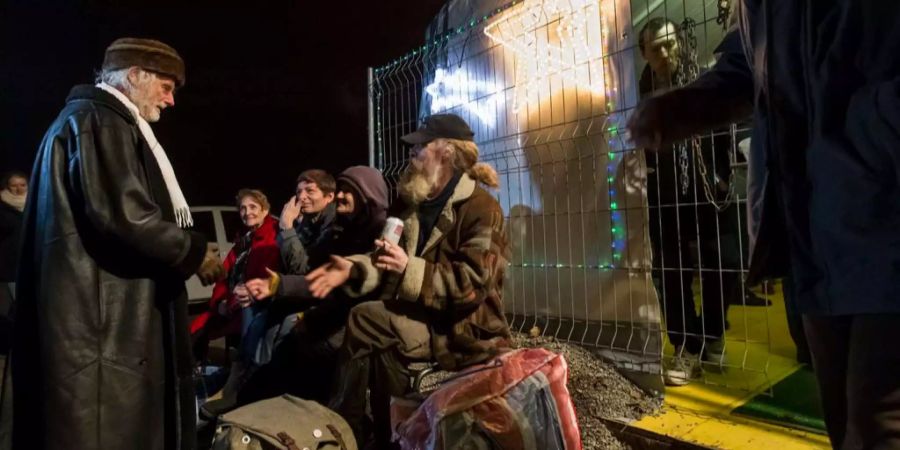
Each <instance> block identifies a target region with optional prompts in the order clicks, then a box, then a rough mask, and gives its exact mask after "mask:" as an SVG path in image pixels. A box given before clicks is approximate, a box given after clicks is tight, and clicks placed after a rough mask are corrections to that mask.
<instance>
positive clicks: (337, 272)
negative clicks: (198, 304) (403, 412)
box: [307, 114, 509, 449]
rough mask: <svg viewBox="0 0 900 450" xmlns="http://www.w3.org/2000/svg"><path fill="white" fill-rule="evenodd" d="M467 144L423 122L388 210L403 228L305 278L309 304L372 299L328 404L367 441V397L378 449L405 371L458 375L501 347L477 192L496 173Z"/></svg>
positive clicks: (436, 121)
mask: <svg viewBox="0 0 900 450" xmlns="http://www.w3.org/2000/svg"><path fill="white" fill-rule="evenodd" d="M473 137H474V133H472V131H471V130H470V129H469V126H468V124H466V122H465V121H463V120H462V119H461V118H460V117H458V116H456V115H453V114H436V115H433V116H430V117H427V118H425V120H424V123H423V124H422V126H421V127H420V128H419V129H418V130H417V131H415V132H413V133H411V134H408V135H405V136H403V137H402V139H403V140H404V141H405V142H406V143H408V144H411V145H413V147H412V150H411V153H410V164H409V167H408V168H407V170H406V172H405V173H404V176H403V178H402V179H401V182H400V185H399V191H400V196H401V201H399V202H397V203H395V204H394V205H393V206H392V210H393V212H394V214H392V215H395V216H397V217H399V218H400V219H402V220H403V223H404V229H403V234H402V237H401V239H400V242H399V244H392V243H390V242H388V241H385V240H377V241H376V247H377V249H378V250H376V251H375V252H374V253H373V254H369V255H354V256H349V257H347V258H341V257H332V261H331V262H330V263H329V264H327V265H325V266H322V267H320V268H318V269H316V270H314V271H313V272H311V273H310V274H309V275H308V276H307V279H308V281H309V282H310V290H311V291H312V293H313V294H314V295H315V296H318V297H324V296H325V295H327V294H328V292H330V291H331V290H332V289H333V288H335V287H338V286H343V288H344V290H345V291H346V292H347V293H348V294H350V295H352V296H355V297H361V298H366V296H369V295H373V294H374V293H376V292H378V293H379V295H378V297H377V298H376V299H375V300H373V301H367V302H363V303H361V304H359V305H357V306H355V307H354V308H353V309H352V310H351V311H350V316H349V319H348V322H347V332H346V335H345V338H344V344H343V347H342V348H341V350H340V352H339V355H338V361H339V364H338V367H339V368H338V372H339V373H338V376H337V378H336V379H337V385H336V388H335V391H334V393H333V396H332V399H331V402H330V404H329V406H330V407H331V408H332V409H333V410H335V411H337V412H338V413H340V414H341V415H342V416H343V417H344V418H345V419H346V420H347V421H348V422H349V423H350V426H351V427H352V428H353V430H354V434H355V435H356V439H357V442H360V443H363V442H366V440H367V437H368V436H366V435H365V426H364V423H365V404H366V388H367V387H368V388H369V389H370V391H371V411H372V415H373V419H374V422H375V424H374V431H375V445H376V447H375V448H379V449H386V448H390V446H391V445H392V444H391V443H390V437H391V428H390V411H389V410H390V397H391V396H402V395H405V394H407V393H408V392H407V391H408V390H409V373H408V370H407V363H408V362H410V361H416V360H435V361H437V363H438V364H439V365H440V367H441V368H443V369H447V370H459V369H461V368H463V367H466V366H468V365H472V364H476V363H481V362H484V361H486V360H488V359H489V358H491V357H492V356H494V355H496V354H497V353H498V351H499V349H500V348H504V347H508V346H509V327H508V325H507V323H506V319H505V317H504V315H503V302H502V298H501V296H502V292H503V275H504V273H505V270H506V265H507V261H508V260H509V246H508V244H507V238H506V230H505V229H504V220H503V211H502V210H501V209H500V205H499V203H497V200H496V199H495V198H494V197H493V196H492V195H491V194H490V193H489V192H488V191H487V190H485V189H484V188H483V187H482V186H480V185H485V186H488V187H497V186H498V184H499V183H498V179H497V172H496V171H494V169H493V168H491V167H490V166H489V165H487V164H485V163H479V162H478V146H477V145H475V142H474V141H473ZM369 298H371V297H369ZM370 375H373V376H372V378H371V380H373V382H372V383H371V384H370V383H369V380H370Z"/></svg>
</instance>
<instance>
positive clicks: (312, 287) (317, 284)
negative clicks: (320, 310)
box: [306, 255, 353, 298]
mask: <svg viewBox="0 0 900 450" xmlns="http://www.w3.org/2000/svg"><path fill="white" fill-rule="evenodd" d="M352 268H353V262H352V261H350V260H349V259H347V258H342V257H340V256H337V255H331V260H330V261H329V262H328V263H326V264H323V265H322V266H321V267H319V268H318V269H316V270H313V271H312V272H310V273H309V274H308V275H306V282H307V283H309V291H310V292H311V293H312V295H313V297H315V298H325V297H326V296H327V295H328V294H329V293H330V292H331V291H332V290H333V289H334V288H336V287H338V286H340V285H342V284H344V283H346V282H347V280H348V279H350V269H352Z"/></svg>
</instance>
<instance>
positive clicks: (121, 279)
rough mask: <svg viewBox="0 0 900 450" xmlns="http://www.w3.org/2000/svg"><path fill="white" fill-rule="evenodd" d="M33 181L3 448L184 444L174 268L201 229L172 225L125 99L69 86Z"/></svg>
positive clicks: (184, 268)
mask: <svg viewBox="0 0 900 450" xmlns="http://www.w3.org/2000/svg"><path fill="white" fill-rule="evenodd" d="M31 186H32V192H31V193H30V195H29V199H28V206H27V207H26V212H25V220H24V226H23V231H22V238H23V247H22V255H21V260H20V266H19V276H18V282H17V286H16V288H17V296H16V305H15V313H14V314H15V329H14V335H13V349H12V357H11V367H12V379H13V391H14V392H13V396H12V400H13V410H14V411H13V424H12V426H13V429H12V430H13V431H12V440H13V448H15V449H22V450H24V449H29V450H33V449H38V450H39V449H79V450H87V449H104V450H109V449H129V450H132V449H148V450H149V449H164V448H165V449H190V448H194V447H195V446H196V445H195V441H196V437H195V423H196V413H195V403H194V393H193V384H192V379H191V373H192V372H191V356H190V344H189V340H188V336H187V324H186V321H187V314H186V312H187V308H186V305H187V304H186V297H187V296H186V295H185V287H184V280H185V279H186V278H187V277H188V276H189V275H190V274H191V273H193V272H195V271H196V269H197V268H198V267H199V265H200V263H201V261H202V259H203V256H204V253H205V251H206V241H205V239H204V238H203V237H202V235H200V234H198V233H194V232H189V231H185V230H182V229H180V228H179V227H178V226H177V225H176V224H175V217H174V213H173V211H172V205H171V201H170V200H169V196H168V194H167V191H166V187H165V182H164V181H163V178H162V175H161V173H160V171H159V166H158V165H157V163H156V161H155V159H154V157H153V155H152V153H151V152H150V149H149V147H148V146H147V144H146V142H145V141H144V139H143V137H142V136H141V133H140V131H139V129H138V127H137V125H136V123H135V120H134V118H133V117H132V116H131V114H130V113H129V111H128V110H127V109H126V108H125V106H124V105H123V104H122V103H121V102H119V101H118V100H117V99H116V98H115V97H113V96H112V95H110V94H108V93H106V92H104V91H102V90H100V89H97V88H95V87H93V86H76V87H75V88H73V89H72V92H71V94H70V95H69V98H68V99H67V103H66V106H65V107H64V108H63V110H62V112H61V113H60V114H59V116H58V117H57V119H56V120H55V121H54V122H53V124H52V125H51V126H50V129H49V130H48V131H47V134H46V135H45V136H44V140H43V142H42V144H41V148H40V149H39V151H38V154H37V160H36V162H35V166H34V173H33V174H32V184H31ZM8 400H9V396H8V395H4V401H8ZM4 409H6V408H4ZM4 419H8V417H7V418H4Z"/></svg>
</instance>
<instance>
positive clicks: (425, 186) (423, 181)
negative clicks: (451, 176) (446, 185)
mask: <svg viewBox="0 0 900 450" xmlns="http://www.w3.org/2000/svg"><path fill="white" fill-rule="evenodd" d="M440 175H441V169H440V168H438V169H437V170H435V171H434V173H432V174H431V175H430V176H429V175H428V174H427V173H425V171H424V170H423V169H420V168H419V167H417V166H416V165H415V164H413V163H410V165H409V167H407V168H406V171H404V172H403V176H402V177H401V178H400V183H399V184H398V185H397V190H398V191H399V193H400V197H401V198H403V200H405V201H406V202H407V203H409V205H410V206H416V205H419V204H421V203H422V202H424V201H425V200H427V199H428V195H429V194H431V191H432V189H433V188H434V186H436V185H437V181H438V180H439V179H440Z"/></svg>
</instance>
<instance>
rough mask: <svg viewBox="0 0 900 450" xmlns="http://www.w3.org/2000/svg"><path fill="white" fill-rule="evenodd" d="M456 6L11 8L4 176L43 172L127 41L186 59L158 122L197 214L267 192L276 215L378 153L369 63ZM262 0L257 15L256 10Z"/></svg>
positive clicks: (37, 0)
mask: <svg viewBox="0 0 900 450" xmlns="http://www.w3.org/2000/svg"><path fill="white" fill-rule="evenodd" d="M443 3H444V0H380V1H371V0H370V1H356V0H354V1H348V0H344V1H334V0H332V1H308V0H307V1H304V0H294V1H273V2H263V1H259V2H255V3H252V2H227V1H196V0H183V1H157V2H122V1H116V2H113V1H68V2H47V1H41V0H24V1H21V0H16V1H10V0H0V39H2V43H0V46H2V47H0V58H2V66H0V67H2V83H3V84H2V93H0V102H2V103H0V110H2V116H0V119H2V124H3V125H2V128H0V130H2V132H0V171H6V170H10V169H19V170H26V171H28V172H30V170H31V164H32V162H33V159H34V155H35V152H36V150H37V147H38V145H39V144H40V140H41V137H42V136H43V133H44V131H46V128H47V127H48V125H49V124H50V123H51V122H52V120H53V119H54V117H55V116H56V115H57V114H58V112H59V110H60V109H61V108H62V106H63V104H64V101H65V98H66V95H67V94H68V92H69V89H70V88H71V87H72V86H73V85H76V84H81V83H91V82H93V78H94V74H95V72H96V71H97V70H98V69H99V67H100V64H101V62H102V60H103V51H104V49H105V48H106V46H107V45H109V43H110V42H112V41H113V40H114V39H116V38H118V37H123V36H133V37H152V38H156V39H160V40H162V41H164V42H166V43H168V44H169V45H172V46H173V47H175V49H176V50H178V52H179V53H180V54H181V55H182V57H183V58H184V59H185V63H186V65H187V84H186V86H185V87H184V88H183V89H182V90H179V91H178V92H177V93H176V96H175V107H174V108H171V109H167V110H165V111H163V114H162V119H161V120H160V121H159V122H157V123H156V124H154V125H153V128H154V131H155V133H156V135H157V137H158V138H159V140H160V142H161V143H162V144H163V146H164V147H165V148H166V151H167V153H168V155H169V158H170V159H171V160H172V163H173V165H174V166H175V171H176V174H177V175H178V178H179V181H180V183H181V186H182V189H183V190H184V191H185V195H186V196H187V198H188V202H189V203H190V204H191V205H196V206H199V205H218V204H225V205H230V204H232V202H233V198H234V194H235V193H236V192H237V190H238V189H240V188H242V187H256V188H261V189H263V190H264V191H265V192H266V193H267V194H268V195H269V198H270V200H271V201H272V203H273V209H274V210H275V211H273V212H274V213H276V214H277V213H278V212H279V210H280V205H282V204H283V202H284V201H285V199H286V198H287V197H288V196H289V195H290V194H291V193H292V192H293V189H294V180H295V178H296V176H297V174H298V173H299V172H300V171H302V170H303V169H307V168H312V167H319V168H324V169H326V170H329V171H332V172H337V171H340V170H341V169H343V168H345V167H347V166H350V165H354V164H366V163H367V158H368V156H367V155H368V138H367V136H368V135H367V131H366V127H367V123H368V119H367V99H366V68H367V67H368V66H378V65H381V64H383V63H386V62H388V61H389V60H391V59H393V58H396V57H397V56H400V55H402V54H405V53H406V52H407V51H409V50H410V49H412V48H413V47H415V46H417V45H420V44H421V43H422V42H423V41H424V38H423V36H424V30H425V27H426V26H427V25H428V23H429V22H430V20H431V18H432V17H433V16H434V15H435V14H436V13H437V12H438V10H439V9H440V7H441V6H442V4H443ZM251 5H252V6H251Z"/></svg>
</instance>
